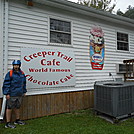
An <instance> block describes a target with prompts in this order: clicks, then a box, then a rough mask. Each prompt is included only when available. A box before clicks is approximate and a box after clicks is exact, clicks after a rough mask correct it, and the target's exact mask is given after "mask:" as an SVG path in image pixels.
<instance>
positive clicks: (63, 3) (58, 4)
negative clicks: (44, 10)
mask: <svg viewBox="0 0 134 134" xmlns="http://www.w3.org/2000/svg"><path fill="white" fill-rule="evenodd" d="M33 1H34V2H36V3H41V4H45V5H49V6H53V7H55V8H61V9H65V10H68V11H71V12H74V13H75V12H76V13H78V14H84V15H86V16H93V17H95V18H100V19H104V20H106V19H108V20H107V21H110V22H115V23H119V24H123V25H126V26H131V27H133V28H134V20H133V19H130V18H127V17H123V16H119V15H114V14H111V13H109V12H104V11H101V10H96V9H94V8H91V7H86V6H83V5H80V4H77V3H74V2H71V1H67V0H33Z"/></svg>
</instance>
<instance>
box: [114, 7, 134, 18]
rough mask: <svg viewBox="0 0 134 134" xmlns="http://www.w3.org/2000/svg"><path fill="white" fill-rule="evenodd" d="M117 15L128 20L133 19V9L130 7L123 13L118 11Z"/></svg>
mask: <svg viewBox="0 0 134 134" xmlns="http://www.w3.org/2000/svg"><path fill="white" fill-rule="evenodd" d="M116 14H117V15H121V16H124V17H128V18H130V19H134V7H131V6H130V5H129V6H128V8H127V11H126V12H125V13H123V12H122V11H120V10H118V11H117V13H116Z"/></svg>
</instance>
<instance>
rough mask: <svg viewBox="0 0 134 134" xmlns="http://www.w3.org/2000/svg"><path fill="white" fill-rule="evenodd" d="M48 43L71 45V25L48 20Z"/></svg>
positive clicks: (65, 22)
mask: <svg viewBox="0 0 134 134" xmlns="http://www.w3.org/2000/svg"><path fill="white" fill-rule="evenodd" d="M50 43H60V44H71V23H70V22H67V21H61V20H57V19H50Z"/></svg>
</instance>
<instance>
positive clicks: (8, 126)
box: [5, 123, 16, 129]
mask: <svg viewBox="0 0 134 134" xmlns="http://www.w3.org/2000/svg"><path fill="white" fill-rule="evenodd" d="M5 128H13V129H14V128H16V126H15V125H12V124H11V123H7V124H6V125H5Z"/></svg>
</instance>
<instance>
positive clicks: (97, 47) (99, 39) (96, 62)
mask: <svg viewBox="0 0 134 134" xmlns="http://www.w3.org/2000/svg"><path fill="white" fill-rule="evenodd" d="M90 34H91V35H90V36H89V39H90V61H91V66H92V69H95V70H102V69H103V66H104V57H105V45H104V33H103V31H102V29H101V28H100V27H98V26H96V27H93V28H92V29H91V31H90Z"/></svg>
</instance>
